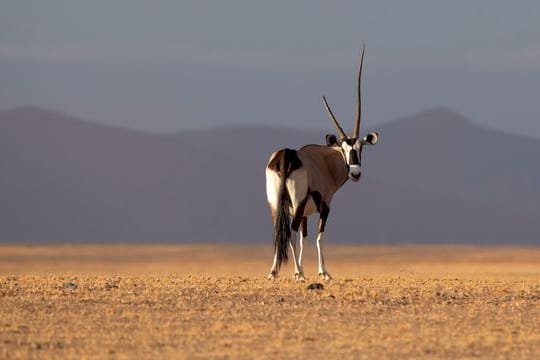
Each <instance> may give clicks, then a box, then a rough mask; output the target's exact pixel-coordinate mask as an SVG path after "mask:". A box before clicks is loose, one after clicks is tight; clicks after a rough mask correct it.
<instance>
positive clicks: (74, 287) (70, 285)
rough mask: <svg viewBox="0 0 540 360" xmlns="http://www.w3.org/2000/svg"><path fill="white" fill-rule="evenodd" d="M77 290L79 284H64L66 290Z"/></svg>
mask: <svg viewBox="0 0 540 360" xmlns="http://www.w3.org/2000/svg"><path fill="white" fill-rule="evenodd" d="M76 288H77V284H75V283H72V282H65V283H64V289H67V290H75V289H76Z"/></svg>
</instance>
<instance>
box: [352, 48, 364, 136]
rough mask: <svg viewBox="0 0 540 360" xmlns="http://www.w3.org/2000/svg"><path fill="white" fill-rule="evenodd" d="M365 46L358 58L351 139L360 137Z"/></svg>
mask: <svg viewBox="0 0 540 360" xmlns="http://www.w3.org/2000/svg"><path fill="white" fill-rule="evenodd" d="M365 51H366V45H365V44H364V46H362V57H361V58H360V70H358V102H357V103H356V123H355V124H354V131H353V138H355V139H358V137H359V136H360V119H361V118H362V90H361V87H362V86H361V85H362V67H363V66H364V52H365Z"/></svg>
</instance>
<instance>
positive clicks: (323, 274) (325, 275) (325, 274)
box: [319, 272, 332, 281]
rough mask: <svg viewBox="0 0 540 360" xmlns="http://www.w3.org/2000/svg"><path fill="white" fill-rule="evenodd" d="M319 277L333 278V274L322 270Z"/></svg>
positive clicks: (324, 278) (327, 279)
mask: <svg viewBox="0 0 540 360" xmlns="http://www.w3.org/2000/svg"><path fill="white" fill-rule="evenodd" d="M319 277H320V278H321V279H323V280H326V281H329V280H332V276H330V274H329V273H328V272H320V273H319Z"/></svg>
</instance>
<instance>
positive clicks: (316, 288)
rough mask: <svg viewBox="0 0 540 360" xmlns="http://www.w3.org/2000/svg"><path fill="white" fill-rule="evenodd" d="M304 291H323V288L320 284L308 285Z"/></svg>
mask: <svg viewBox="0 0 540 360" xmlns="http://www.w3.org/2000/svg"><path fill="white" fill-rule="evenodd" d="M306 289H307V290H322V289H324V286H323V284H321V283H313V284H309V285H308V286H307V288H306Z"/></svg>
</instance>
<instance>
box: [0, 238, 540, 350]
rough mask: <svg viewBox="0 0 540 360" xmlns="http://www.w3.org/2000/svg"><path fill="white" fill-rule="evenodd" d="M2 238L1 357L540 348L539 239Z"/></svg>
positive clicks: (0, 257) (0, 275)
mask: <svg viewBox="0 0 540 360" xmlns="http://www.w3.org/2000/svg"><path fill="white" fill-rule="evenodd" d="M271 253H272V249H271V246H270V245H268V246H260V245H181V246H174V245H157V246H137V245H114V246H112V245H111V246H104V245H103V246H90V245H79V246H67V245H55V246H53V245H51V246H6V245H4V246H0V358H1V359H16V358H54V359H60V358H91V359H93V358H112V359H114V358H119V359H124V358H132V359H135V358H137V359H138V358H148V359H150V358H152V359H156V358H187V359H197V358H217V359H227V358H232V359H237V358H250V359H251V358H261V359H277V358H294V359H298V358H313V359H328V358H332V359H363V358H365V359H381V358H398V359H403V358H414V359H418V358H428V359H440V358H460V359H462V358H485V359H498V358H500V359H506V358H511V359H520V358H522V359H534V358H536V359H538V358H540V249H539V248H518V247H472V246H439V247H437V246H344V245H335V244H328V245H327V253H326V257H327V265H328V270H329V271H330V272H331V273H332V275H333V276H334V280H332V281H330V282H328V283H326V282H322V283H323V285H324V289H323V290H307V289H306V287H307V286H308V285H309V284H310V283H313V282H321V281H319V279H318V278H317V277H316V264H315V261H314V260H315V258H316V257H315V253H314V249H313V246H312V245H310V246H309V248H308V250H307V251H306V261H305V270H306V276H307V277H308V279H307V281H306V283H297V282H295V281H294V280H293V279H292V276H291V275H292V266H291V264H289V265H287V266H286V267H285V269H283V271H282V273H281V276H280V278H278V279H277V280H274V281H268V280H266V275H267V272H268V270H269V267H270V262H271V257H272V254H271Z"/></svg>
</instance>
